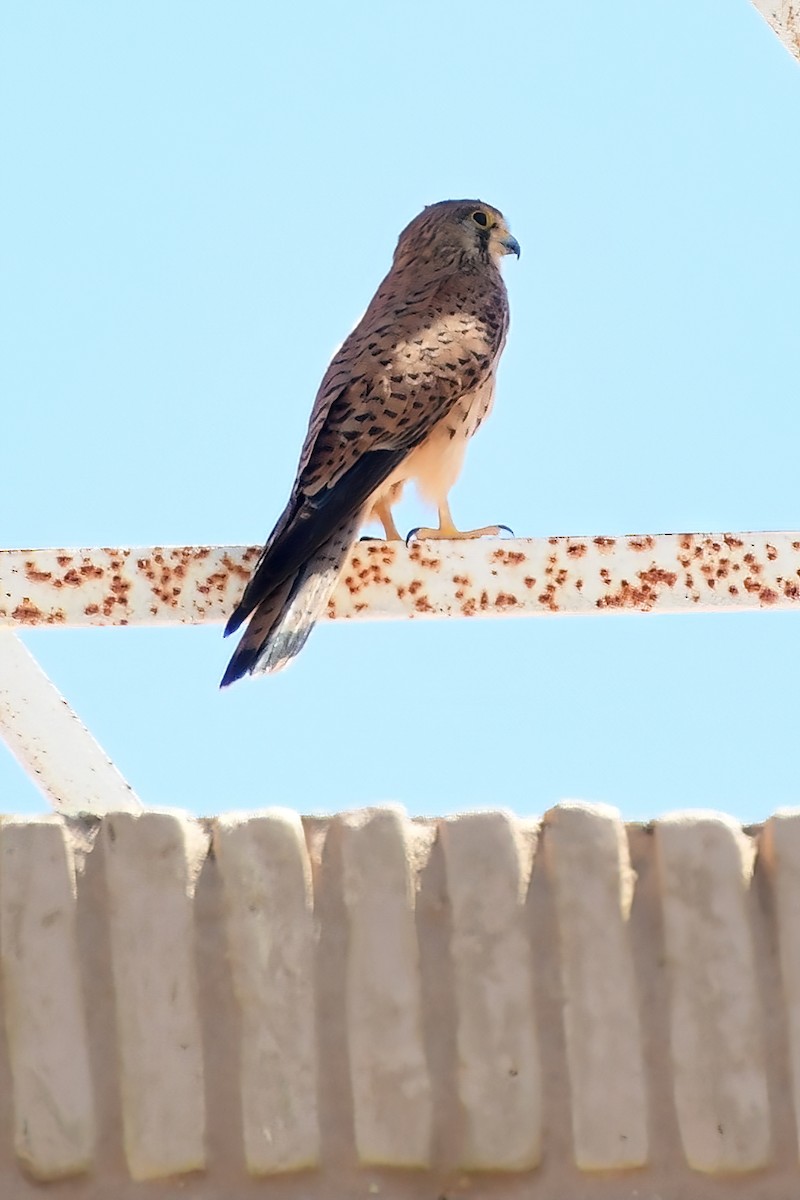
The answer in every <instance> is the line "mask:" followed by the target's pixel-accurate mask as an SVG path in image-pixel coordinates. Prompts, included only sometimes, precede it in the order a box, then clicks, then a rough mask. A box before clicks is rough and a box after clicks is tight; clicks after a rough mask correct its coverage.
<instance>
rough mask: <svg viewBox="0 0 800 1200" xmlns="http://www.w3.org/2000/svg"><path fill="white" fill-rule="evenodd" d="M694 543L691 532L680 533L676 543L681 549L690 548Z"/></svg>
mask: <svg viewBox="0 0 800 1200" xmlns="http://www.w3.org/2000/svg"><path fill="white" fill-rule="evenodd" d="M693 543H694V536H693V535H692V534H691V533H682V534H681V535H680V541H679V543H678V545H679V546H680V548H681V550H691V548H692V545H693Z"/></svg>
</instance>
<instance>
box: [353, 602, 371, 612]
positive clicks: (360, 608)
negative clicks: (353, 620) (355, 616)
mask: <svg viewBox="0 0 800 1200" xmlns="http://www.w3.org/2000/svg"><path fill="white" fill-rule="evenodd" d="M365 608H369V605H368V604H364V603H363V602H362V603H361V604H356V605H354V610H355V612H363V611H364V609H365Z"/></svg>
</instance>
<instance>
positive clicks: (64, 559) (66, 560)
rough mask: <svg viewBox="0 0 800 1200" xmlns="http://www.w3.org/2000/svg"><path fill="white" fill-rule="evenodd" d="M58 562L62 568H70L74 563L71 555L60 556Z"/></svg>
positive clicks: (57, 558)
mask: <svg viewBox="0 0 800 1200" xmlns="http://www.w3.org/2000/svg"><path fill="white" fill-rule="evenodd" d="M56 562H57V563H58V565H59V566H60V567H68V566H69V564H70V563H71V562H72V555H71V554H59V555H57V556H56Z"/></svg>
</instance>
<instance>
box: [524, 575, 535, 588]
mask: <svg viewBox="0 0 800 1200" xmlns="http://www.w3.org/2000/svg"><path fill="white" fill-rule="evenodd" d="M522 582H523V583H524V584H525V587H526V588H528V590H529V591H530V590H531V589H532V588H535V587H536V580H535V579H534V577H533V575H526V576H525V578H524V579H523V581H522Z"/></svg>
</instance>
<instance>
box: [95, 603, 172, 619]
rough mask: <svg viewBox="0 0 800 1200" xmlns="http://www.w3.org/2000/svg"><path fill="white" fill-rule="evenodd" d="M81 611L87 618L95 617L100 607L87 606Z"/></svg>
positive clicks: (97, 605) (96, 605) (156, 610)
mask: <svg viewBox="0 0 800 1200" xmlns="http://www.w3.org/2000/svg"><path fill="white" fill-rule="evenodd" d="M83 611H84V612H85V613H86V616H87V617H94V616H96V615H97V613H99V612H100V605H99V604H87V605H86V608H85V609H84V610H83ZM154 611H155V612H158V609H155V610H154Z"/></svg>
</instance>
